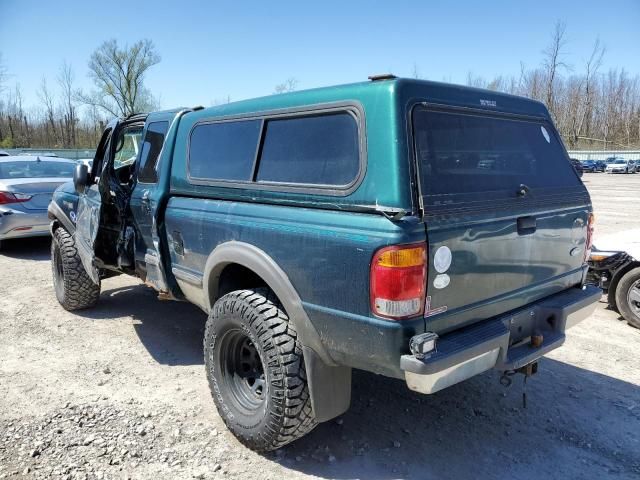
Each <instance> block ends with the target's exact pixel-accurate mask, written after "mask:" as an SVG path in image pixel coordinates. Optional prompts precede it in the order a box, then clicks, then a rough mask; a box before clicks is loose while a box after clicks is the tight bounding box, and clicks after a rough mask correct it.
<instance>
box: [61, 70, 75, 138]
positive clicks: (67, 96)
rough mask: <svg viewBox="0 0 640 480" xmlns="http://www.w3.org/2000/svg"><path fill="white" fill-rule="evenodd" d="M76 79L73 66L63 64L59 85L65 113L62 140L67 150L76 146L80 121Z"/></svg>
mask: <svg viewBox="0 0 640 480" xmlns="http://www.w3.org/2000/svg"><path fill="white" fill-rule="evenodd" d="M74 78H75V76H74V74H73V69H72V68H71V65H69V64H68V63H67V62H66V61H65V62H63V63H62V65H61V66H60V72H59V73H58V85H59V86H60V95H61V101H62V112H63V116H62V117H63V118H62V132H63V136H62V138H63V144H64V146H65V147H67V148H70V147H71V146H72V145H75V144H76V123H77V122H78V119H77V114H76V100H75V98H76V94H75V92H74V87H73V82H74Z"/></svg>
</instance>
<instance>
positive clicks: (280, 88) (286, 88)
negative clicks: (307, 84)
mask: <svg viewBox="0 0 640 480" xmlns="http://www.w3.org/2000/svg"><path fill="white" fill-rule="evenodd" d="M296 88H298V80H297V79H296V78H294V77H289V78H287V79H286V80H285V81H284V82H282V83H279V84H278V85H276V88H275V89H274V92H273V93H287V92H293V91H295V90H296Z"/></svg>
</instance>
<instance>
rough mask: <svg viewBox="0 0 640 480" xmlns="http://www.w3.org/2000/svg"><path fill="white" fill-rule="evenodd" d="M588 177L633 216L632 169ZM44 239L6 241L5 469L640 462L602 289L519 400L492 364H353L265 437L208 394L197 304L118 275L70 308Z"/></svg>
mask: <svg viewBox="0 0 640 480" xmlns="http://www.w3.org/2000/svg"><path fill="white" fill-rule="evenodd" d="M584 180H585V183H586V184H587V186H588V187H589V189H590V191H591V192H592V195H593V200H594V204H595V209H596V215H597V232H603V233H611V232H615V231H620V230H625V229H630V228H633V227H636V228H637V227H638V223H639V221H638V218H639V217H638V213H637V209H630V208H628V205H629V204H634V205H637V204H638V201H640V175H629V176H623V175H620V176H611V175H605V174H585V177H584ZM596 240H597V235H596ZM48 249H49V241H48V240H46V239H34V240H29V241H21V242H14V243H10V244H8V245H7V248H6V250H5V251H3V252H2V254H0V478H11V479H13V478H65V479H93V478H96V479H101V478H154V479H165V478H166V479H177V478H180V479H182V478H260V479H262V478H265V479H266V478H272V479H276V478H283V477H286V478H288V479H300V478H338V479H351V478H362V479H374V480H376V479H381V480H382V479H393V478H419V479H423V478H438V479H440V478H510V479H538V478H545V477H546V478H594V479H602V478H616V479H627V478H628V479H631V478H634V479H637V478H640V370H639V369H638V368H637V358H638V352H639V351H640V330H636V329H633V328H631V327H629V326H628V325H627V324H626V323H625V322H624V321H621V320H620V319H619V317H618V315H617V314H616V313H615V312H613V311H610V310H608V309H606V305H605V304H604V303H602V304H601V305H600V306H599V307H598V309H597V311H596V313H595V314H594V315H593V316H592V317H591V318H590V319H588V320H586V321H585V322H583V323H582V324H580V325H578V326H577V327H575V328H574V329H572V330H571V331H570V332H569V334H568V338H567V342H566V344H565V345H564V347H562V348H561V349H560V350H557V351H555V352H553V353H552V354H550V355H549V356H548V357H547V358H545V359H543V360H542V361H541V362H540V371H539V374H538V375H536V376H535V377H532V378H531V379H530V380H529V381H528V384H527V386H526V388H527V404H528V405H527V408H526V409H524V408H522V391H523V384H522V379H521V378H516V380H515V381H514V384H513V385H512V386H511V387H509V388H505V387H502V386H500V384H499V383H498V375H497V374H496V373H495V372H489V373H486V374H484V375H481V376H479V377H476V378H473V379H471V380H469V381H467V382H464V383H462V384H459V385H456V386H454V387H451V388H449V389H447V390H445V391H443V392H440V393H437V394H435V395H432V396H422V395H419V394H415V393H413V392H410V391H409V390H407V388H406V386H405V385H404V384H403V382H401V381H398V380H393V379H387V378H384V377H380V376H376V375H373V374H369V373H365V372H354V385H353V402H352V406H351V409H350V410H349V412H347V413H346V414H345V415H343V416H342V417H340V418H339V419H337V420H334V421H331V422H328V423H325V424H322V425H320V426H319V427H318V428H316V429H315V430H314V431H313V432H312V433H311V434H310V435H308V436H307V437H305V438H303V439H302V440H300V441H298V442H297V443H295V444H293V445H290V446H288V447H285V448H284V449H282V450H280V451H278V452H276V453H273V454H268V455H258V454H255V453H253V452H251V451H249V450H247V449H246V448H244V447H242V446H241V445H240V444H239V443H238V442H237V441H236V440H235V439H234V438H233V437H232V436H231V435H230V434H229V433H228V432H227V431H226V429H225V428H224V425H223V423H222V421H221V420H220V418H219V416H218V415H217V413H216V411H215V407H214V405H213V402H212V400H211V397H210V394H209V391H208V389H207V382H206V379H205V375H204V368H203V365H202V352H201V348H202V347H201V346H202V334H203V327H204V321H205V316H204V314H203V313H202V312H200V311H199V310H197V309H196V308H194V307H192V306H191V305H188V304H182V303H174V302H161V301H158V300H157V299H156V298H155V295H154V294H153V292H152V291H150V290H149V289H148V288H146V287H144V286H143V285H140V284H139V283H137V282H136V281H135V280H134V279H130V278H126V277H118V278H113V279H109V280H107V281H105V282H104V285H103V293H102V297H101V301H100V304H99V306H98V307H97V308H95V309H94V310H91V311H88V312H82V313H78V314H72V313H69V312H66V311H64V310H63V309H62V308H61V307H59V306H58V304H57V302H56V300H55V297H54V294H53V290H52V282H51V273H50V265H49V251H48Z"/></svg>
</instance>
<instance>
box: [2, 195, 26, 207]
mask: <svg viewBox="0 0 640 480" xmlns="http://www.w3.org/2000/svg"><path fill="white" fill-rule="evenodd" d="M29 200H31V195H24V194H22V193H12V192H0V205H6V204H8V203H22V202H28V201H29Z"/></svg>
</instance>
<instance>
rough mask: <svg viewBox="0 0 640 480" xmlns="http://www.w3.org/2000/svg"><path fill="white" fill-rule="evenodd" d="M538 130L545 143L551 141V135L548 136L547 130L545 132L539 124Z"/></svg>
mask: <svg viewBox="0 0 640 480" xmlns="http://www.w3.org/2000/svg"><path fill="white" fill-rule="evenodd" d="M540 131H541V132H542V136H543V137H544V139H545V140H546V141H547V143H551V137H550V136H549V132H547V129H546V128H544V127H543V126H542V125H540Z"/></svg>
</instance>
